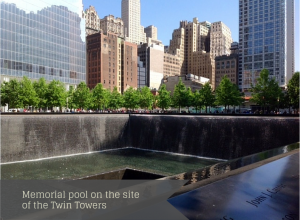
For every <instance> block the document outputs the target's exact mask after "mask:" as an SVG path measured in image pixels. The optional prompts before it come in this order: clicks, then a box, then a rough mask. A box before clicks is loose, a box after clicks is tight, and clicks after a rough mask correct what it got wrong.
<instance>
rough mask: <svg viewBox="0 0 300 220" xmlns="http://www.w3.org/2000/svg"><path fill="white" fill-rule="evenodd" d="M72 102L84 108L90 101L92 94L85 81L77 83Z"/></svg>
mask: <svg viewBox="0 0 300 220" xmlns="http://www.w3.org/2000/svg"><path fill="white" fill-rule="evenodd" d="M73 98H74V104H75V106H76V107H77V108H80V109H86V108H88V107H89V106H90V104H91V102H92V94H91V92H90V89H89V88H88V87H87V85H86V84H85V82H81V83H79V85H78V86H77V88H76V90H75V92H74V94H73Z"/></svg>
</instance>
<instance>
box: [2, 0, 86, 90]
mask: <svg viewBox="0 0 300 220" xmlns="http://www.w3.org/2000/svg"><path fill="white" fill-rule="evenodd" d="M0 4H1V11H0V17H1V24H0V40H1V48H0V51H1V54H0V64H1V80H6V81H8V80H9V79H10V78H21V77H23V76H27V77H28V78H30V79H39V78H41V77H44V78H45V79H46V80H47V81H52V80H59V81H61V82H64V83H66V84H67V85H68V84H79V83H80V82H81V81H85V80H86V50H85V47H86V46H85V21H84V19H83V18H82V1H81V0H64V1H58V0H43V1H36V0H7V1H5V0H0Z"/></svg>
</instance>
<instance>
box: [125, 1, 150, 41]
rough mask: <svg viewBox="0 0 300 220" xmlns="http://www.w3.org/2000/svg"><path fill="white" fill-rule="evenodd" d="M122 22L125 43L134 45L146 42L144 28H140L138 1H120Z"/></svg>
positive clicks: (139, 6) (139, 5)
mask: <svg viewBox="0 0 300 220" xmlns="http://www.w3.org/2000/svg"><path fill="white" fill-rule="evenodd" d="M122 20H123V22H124V28H125V37H126V41H129V42H131V43H135V44H140V43H141V42H142V43H145V42H146V34H145V33H144V27H143V26H141V4H140V0H122Z"/></svg>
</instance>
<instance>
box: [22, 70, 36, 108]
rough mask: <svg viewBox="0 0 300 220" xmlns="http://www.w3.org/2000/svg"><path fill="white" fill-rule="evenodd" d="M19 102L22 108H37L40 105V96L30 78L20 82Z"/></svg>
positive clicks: (24, 78)
mask: <svg viewBox="0 0 300 220" xmlns="http://www.w3.org/2000/svg"><path fill="white" fill-rule="evenodd" d="M20 88H21V89H20V93H19V101H20V103H22V107H23V108H24V107H27V106H33V107H35V106H37V105H38V103H39V99H38V96H37V94H36V92H35V89H34V87H33V84H32V82H31V80H30V79H28V77H26V76H24V77H23V79H22V80H21V82H20Z"/></svg>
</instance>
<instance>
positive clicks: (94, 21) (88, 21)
mask: <svg viewBox="0 0 300 220" xmlns="http://www.w3.org/2000/svg"><path fill="white" fill-rule="evenodd" d="M83 14H84V18H85V34H86V36H88V35H91V34H95V33H97V32H99V31H100V18H99V16H98V14H97V11H96V9H95V7H94V6H90V7H89V8H88V9H86V10H85V11H84V12H83Z"/></svg>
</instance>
